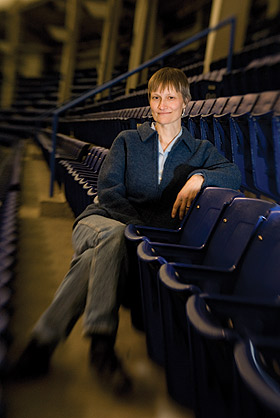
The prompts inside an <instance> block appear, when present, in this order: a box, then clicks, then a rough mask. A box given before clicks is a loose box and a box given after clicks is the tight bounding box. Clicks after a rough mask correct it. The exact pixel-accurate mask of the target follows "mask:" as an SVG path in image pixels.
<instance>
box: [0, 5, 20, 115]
mask: <svg viewBox="0 0 280 418" xmlns="http://www.w3.org/2000/svg"><path fill="white" fill-rule="evenodd" d="M20 23H21V17H20V10H19V2H18V1H17V0H16V1H14V3H13V7H11V8H10V9H8V10H7V19H6V39H5V41H4V43H3V44H2V47H3V50H2V51H3V52H4V59H3V65H2V74H3V81H2V90H1V107H2V108H4V109H8V108H10V107H11V106H12V103H13V99H14V93H15V85H16V76H17V69H18V62H19V56H18V52H19V40H20Z"/></svg>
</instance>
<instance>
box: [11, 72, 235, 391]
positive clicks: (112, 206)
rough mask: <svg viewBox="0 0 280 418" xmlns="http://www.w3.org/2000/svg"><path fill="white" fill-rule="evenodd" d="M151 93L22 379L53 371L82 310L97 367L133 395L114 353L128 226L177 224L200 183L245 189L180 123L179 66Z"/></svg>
mask: <svg viewBox="0 0 280 418" xmlns="http://www.w3.org/2000/svg"><path fill="white" fill-rule="evenodd" d="M148 97H149V103H150V106H151V111H152V115H153V119H154V121H153V123H152V124H150V123H149V122H146V123H144V124H142V125H141V126H139V127H138V128H137V130H128V131H124V132H121V133H120V134H119V135H118V137H117V138H116V139H115V141H114V143H113V145H112V147H111V149H110V152H109V154H108V156H107V157H106V160H105V162H104V163H103V166H102V169H101V172H100V176H99V180H98V198H97V199H95V202H94V203H93V204H91V205H89V206H88V207H87V208H86V210H85V211H84V212H83V213H82V214H81V215H80V216H79V217H78V218H77V219H76V221H75V224H74V230H73V246H74V249H75V256H74V258H73V260H72V263H71V267H70V270H69V272H68V273H67V275H66V276H65V278H64V280H63V282H62V284H61V285H60V287H59V289H58V290H57V292H56V294H55V297H54V299H53V301H52V303H51V305H50V306H49V308H48V309H47V310H46V311H45V312H44V313H43V315H42V316H41V318H40V319H39V321H38V322H37V324H36V325H35V327H34V328H33V331H32V338H31V340H30V343H29V344H28V346H27V348H26V349H25V351H24V352H23V354H22V356H21V358H20V359H19V362H18V365H17V373H18V375H19V376H21V377H30V376H32V377H36V376H40V375H43V374H45V373H47V371H48V369H49V363H50V358H51V355H52V352H53V350H54V349H55V347H56V346H57V344H58V343H59V342H60V341H61V340H63V339H64V338H66V337H67V335H68V334H69V332H70V331H71V329H72V327H73V326H74V324H75V323H76V321H77V319H78V318H79V317H80V316H81V315H82V314H83V313H84V334H85V336H87V337H89V338H90V340H91V346H90V364H91V367H92V368H93V369H94V370H95V372H96V373H97V375H98V376H99V377H100V378H101V379H103V380H105V382H106V383H108V382H111V384H112V385H111V386H112V389H113V390H114V391H116V392H117V393H123V392H127V391H128V390H129V389H130V388H131V381H130V378H129V377H128V376H127V374H126V372H125V370H124V368H123V367H122V364H121V361H120V360H119V359H118V357H117V356H116V353H115V350H114V343H115V338H116V333H117V328H118V310H119V306H120V303H121V298H120V295H121V293H122V288H123V283H122V281H121V280H120V279H119V278H120V277H121V275H120V269H121V265H122V261H123V259H124V257H125V254H126V251H125V241H124V234H123V232H124V229H125V226H126V224H128V223H134V224H145V225H151V226H159V227H161V226H162V227H165V228H166V227H167V228H176V227H178V225H179V223H180V221H181V220H182V218H183V217H184V215H185V213H186V211H187V210H188V208H189V206H190V205H191V202H192V201H193V199H194V198H195V196H196V194H197V193H198V192H199V191H200V190H201V188H202V187H207V186H218V187H229V188H238V187H239V186H240V173H239V170H238V168H237V167H236V166H235V165H234V164H232V163H230V162H229V161H227V160H226V159H225V158H224V157H223V156H221V155H220V154H219V153H218V152H217V150H216V148H215V147H214V146H213V145H212V144H211V143H210V142H208V141H201V140H198V139H194V138H193V137H192V136H191V135H190V133H189V132H188V130H187V129H186V128H185V127H182V124H181V118H182V116H183V115H184V110H185V108H186V106H187V103H188V101H189V100H190V93H189V84H188V80H187V78H186V76H185V74H184V73H183V72H182V71H181V70H179V69H175V68H162V69H160V70H159V71H157V72H156V73H155V74H154V75H153V76H152V77H151V79H150V80H149V84H148Z"/></svg>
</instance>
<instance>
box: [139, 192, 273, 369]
mask: <svg viewBox="0 0 280 418" xmlns="http://www.w3.org/2000/svg"><path fill="white" fill-rule="evenodd" d="M272 206H274V204H273V203H271V202H267V201H264V200H259V199H250V198H243V197H236V198H234V199H233V200H232V202H231V203H230V204H229V205H228V206H225V207H224V209H223V211H222V212H221V213H220V216H219V218H218V221H217V222H216V223H215V227H214V229H213V230H212V233H211V235H210V237H209V239H208V240H207V242H206V244H205V245H204V246H203V247H200V248H198V247H194V246H185V245H178V244H169V243H155V242H150V241H149V240H147V239H144V240H143V241H142V242H141V243H140V244H139V245H138V248H137V255H138V260H139V268H140V284H141V294H142V306H143V316H144V324H145V327H144V328H145V332H146V340H147V348H148V352H149V354H150V356H151V358H153V359H154V360H155V361H158V362H159V363H162V362H164V352H163V344H162V339H163V332H162V329H160V325H159V324H160V318H161V307H160V303H159V293H158V271H159V269H160V267H161V266H162V265H163V264H165V263H167V262H172V263H184V268H185V270H186V271H187V274H188V277H189V278H190V279H191V278H193V277H194V278H198V277H200V276H203V277H204V275H206V277H212V275H214V276H215V275H217V274H220V273H221V272H224V271H225V272H227V271H233V270H235V268H236V265H237V264H238V262H239V260H240V257H241V256H242V253H243V251H244V250H245V248H246V246H247V244H248V242H249V239H250V236H251V234H252V233H253V231H254V228H255V226H256V224H257V221H258V218H259V216H261V215H264V214H266V212H267V211H268V210H269V209H270V208H271V207H272ZM206 273H207V274H206ZM208 285H209V286H210V287H209V288H208ZM220 285H221V286H222V287H223V286H225V287H226V288H227V282H226V281H225V282H222V283H221V284H220ZM204 286H205V291H206V290H207V291H208V290H209V291H210V290H211V291H212V292H213V291H214V290H217V289H216V287H217V284H216V283H215V284H214V285H213V282H211V281H209V282H204ZM212 286H214V287H212Z"/></svg>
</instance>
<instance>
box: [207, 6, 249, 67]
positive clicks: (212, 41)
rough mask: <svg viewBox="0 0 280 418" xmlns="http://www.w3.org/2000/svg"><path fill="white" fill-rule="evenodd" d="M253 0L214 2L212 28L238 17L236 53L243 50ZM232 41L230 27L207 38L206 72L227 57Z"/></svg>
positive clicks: (212, 33)
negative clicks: (230, 41) (230, 40)
mask: <svg viewBox="0 0 280 418" xmlns="http://www.w3.org/2000/svg"><path fill="white" fill-rule="evenodd" d="M250 6H251V0H235V1H234V2H233V1H232V0H213V2H212V8H211V15H210V23H209V26H210V27H214V26H216V25H218V24H219V23H220V22H221V21H222V20H224V19H227V18H229V17H233V16H235V17H236V30H235V43H234V48H233V49H234V51H235V52H237V51H239V50H241V49H242V47H243V45H244V40H245V36H246V30H247V25H248V18H249V12H250ZM229 39H230V27H229V26H227V27H224V28H222V29H219V30H218V31H215V32H211V33H210V34H209V35H208V37H207V44H206V51H205V59H204V72H208V71H209V70H210V64H211V63H212V62H214V61H216V60H218V59H220V58H224V57H227V55H228V48H229Z"/></svg>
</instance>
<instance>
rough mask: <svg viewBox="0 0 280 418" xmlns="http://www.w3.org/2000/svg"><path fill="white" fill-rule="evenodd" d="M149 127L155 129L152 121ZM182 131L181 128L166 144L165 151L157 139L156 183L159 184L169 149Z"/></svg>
mask: <svg viewBox="0 0 280 418" xmlns="http://www.w3.org/2000/svg"><path fill="white" fill-rule="evenodd" d="M151 127H152V129H154V130H156V128H155V124H154V122H153V123H152V125H151ZM182 131H183V130H182V128H181V130H180V132H179V133H178V135H177V136H176V137H175V138H174V140H173V141H172V142H171V144H170V145H168V147H167V148H166V149H165V151H163V149H162V146H161V143H160V141H158V184H160V182H161V179H162V173H163V168H164V164H165V161H166V159H167V157H168V154H169V152H170V151H171V149H172V147H173V145H174V144H175V142H176V141H177V139H178V138H179V137H180V136H181V135H182Z"/></svg>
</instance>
